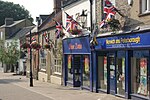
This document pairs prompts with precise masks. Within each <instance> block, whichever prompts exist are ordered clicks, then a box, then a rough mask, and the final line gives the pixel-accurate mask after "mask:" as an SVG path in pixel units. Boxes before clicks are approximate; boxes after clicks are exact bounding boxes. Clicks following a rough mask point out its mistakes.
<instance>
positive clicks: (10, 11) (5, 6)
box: [0, 0, 33, 26]
mask: <svg viewBox="0 0 150 100" xmlns="http://www.w3.org/2000/svg"><path fill="white" fill-rule="evenodd" d="M5 18H13V19H14V20H21V19H25V18H27V19H29V20H30V21H31V22H33V18H32V17H31V15H30V14H29V11H28V10H26V9H25V8H24V7H23V6H20V5H19V4H14V3H12V2H7V1H6V2H4V1H1V0H0V26H1V25H3V24H4V20H5Z"/></svg>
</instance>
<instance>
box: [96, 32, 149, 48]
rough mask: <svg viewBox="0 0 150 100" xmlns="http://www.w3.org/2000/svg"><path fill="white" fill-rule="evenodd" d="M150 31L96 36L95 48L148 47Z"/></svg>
mask: <svg viewBox="0 0 150 100" xmlns="http://www.w3.org/2000/svg"><path fill="white" fill-rule="evenodd" d="M149 37H150V32H147V33H141V34H140V33H138V34H130V35H120V36H113V37H106V38H98V39H97V41H98V46H96V47H95V48H96V49H111V48H112V49H113V48H133V47H150V42H149Z"/></svg>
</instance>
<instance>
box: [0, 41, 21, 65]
mask: <svg viewBox="0 0 150 100" xmlns="http://www.w3.org/2000/svg"><path fill="white" fill-rule="evenodd" d="M17 47H18V45H17V42H15V41H13V42H11V44H10V46H8V47H7V48H6V47H3V48H0V60H1V61H2V62H3V63H5V64H16V62H17V60H18V59H19V58H20V51H19V50H18V48H17Z"/></svg>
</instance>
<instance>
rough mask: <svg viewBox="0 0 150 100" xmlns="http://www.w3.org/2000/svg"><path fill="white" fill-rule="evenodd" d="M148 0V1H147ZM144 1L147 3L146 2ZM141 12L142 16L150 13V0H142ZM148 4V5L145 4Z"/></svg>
mask: <svg viewBox="0 0 150 100" xmlns="http://www.w3.org/2000/svg"><path fill="white" fill-rule="evenodd" d="M146 1H147V3H146ZM144 2H145V3H146V4H144ZM139 3H140V7H139V9H140V14H139V16H142V15H149V14H150V0H140V2H139ZM145 5H146V6H145Z"/></svg>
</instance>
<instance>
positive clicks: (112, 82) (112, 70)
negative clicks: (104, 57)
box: [108, 53, 116, 95]
mask: <svg viewBox="0 0 150 100" xmlns="http://www.w3.org/2000/svg"><path fill="white" fill-rule="evenodd" d="M108 68H109V75H110V76H109V87H110V90H109V92H110V94H113V95H114V94H116V54H115V53H109V54H108Z"/></svg>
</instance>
